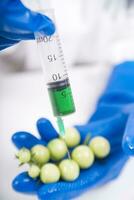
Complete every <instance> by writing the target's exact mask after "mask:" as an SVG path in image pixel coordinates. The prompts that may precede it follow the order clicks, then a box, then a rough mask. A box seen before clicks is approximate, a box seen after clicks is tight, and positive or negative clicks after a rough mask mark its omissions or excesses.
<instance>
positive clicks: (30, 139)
mask: <svg viewBox="0 0 134 200" xmlns="http://www.w3.org/2000/svg"><path fill="white" fill-rule="evenodd" d="M12 141H13V143H14V144H15V146H16V147H17V148H18V149H20V148H23V147H26V148H28V149H31V148H32V147H33V146H35V145H36V144H43V145H46V143H45V142H44V141H41V140H39V139H37V138H36V137H35V136H33V135H32V134H30V133H28V132H23V131H22V132H17V133H15V134H14V135H13V136H12Z"/></svg>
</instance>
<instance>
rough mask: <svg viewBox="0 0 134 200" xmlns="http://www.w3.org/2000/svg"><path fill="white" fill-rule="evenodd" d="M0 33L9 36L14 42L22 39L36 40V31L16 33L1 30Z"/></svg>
mask: <svg viewBox="0 0 134 200" xmlns="http://www.w3.org/2000/svg"><path fill="white" fill-rule="evenodd" d="M0 35H1V36H3V37H5V38H7V40H12V39H13V41H14V42H20V41H21V40H34V39H35V36H34V33H25V34H24V33H17V32H16V33H14V32H5V31H0Z"/></svg>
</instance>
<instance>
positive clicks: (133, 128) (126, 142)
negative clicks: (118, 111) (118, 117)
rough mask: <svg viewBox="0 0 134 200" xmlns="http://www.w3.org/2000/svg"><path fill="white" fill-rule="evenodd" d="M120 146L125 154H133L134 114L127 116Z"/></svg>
mask: <svg viewBox="0 0 134 200" xmlns="http://www.w3.org/2000/svg"><path fill="white" fill-rule="evenodd" d="M122 146H123V149H124V152H125V153H126V154H127V155H130V156H131V155H132V156H134V114H131V115H130V116H129V119H128V122H127V126H126V129H125V133H124V137H123V142H122Z"/></svg>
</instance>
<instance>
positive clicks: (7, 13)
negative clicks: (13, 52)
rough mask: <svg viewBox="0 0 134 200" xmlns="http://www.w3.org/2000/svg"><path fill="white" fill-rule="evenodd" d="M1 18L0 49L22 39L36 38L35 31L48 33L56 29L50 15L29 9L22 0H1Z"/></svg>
mask: <svg viewBox="0 0 134 200" xmlns="http://www.w3.org/2000/svg"><path fill="white" fill-rule="evenodd" d="M0 19H1V20H0V50H2V49H5V48H7V47H10V46H12V45H14V44H16V43H18V42H19V41H21V40H30V39H34V32H35V31H42V32H43V33H44V34H46V35H51V34H53V33H54V31H55V26H54V24H53V22H52V21H51V20H50V19H49V18H48V17H46V16H45V15H41V14H39V13H36V12H33V11H31V10H29V9H28V8H26V7H25V6H24V5H23V4H22V3H21V1H20V0H1V1H0Z"/></svg>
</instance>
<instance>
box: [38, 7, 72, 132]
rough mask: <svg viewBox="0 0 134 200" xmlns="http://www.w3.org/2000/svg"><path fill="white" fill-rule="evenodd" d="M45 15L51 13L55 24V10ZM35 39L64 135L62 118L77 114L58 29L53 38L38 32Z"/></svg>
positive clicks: (54, 109) (53, 105)
mask: <svg viewBox="0 0 134 200" xmlns="http://www.w3.org/2000/svg"><path fill="white" fill-rule="evenodd" d="M44 13H45V14H46V13H49V14H48V15H49V17H50V18H51V19H52V20H53V21H54V22H55V16H54V10H52V9H49V10H47V11H46V12H44ZM35 37H36V40H37V44H38V47H39V50H40V55H41V60H42V66H43V69H44V71H45V76H46V80H47V87H48V93H49V97H50V101H51V105H52V109H53V113H54V116H56V117H57V124H58V127H59V132H60V134H61V135H63V134H64V132H65V130H64V124H63V121H62V118H61V117H62V116H66V115H69V114H71V113H73V112H75V105H74V100H73V97H72V91H71V87H70V82H69V78H68V73H67V68H66V63H65V60H64V55H63V51H62V47H61V42H60V38H59V35H58V32H57V27H56V31H55V33H54V34H53V35H52V36H46V35H43V34H42V33H41V32H37V33H35Z"/></svg>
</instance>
